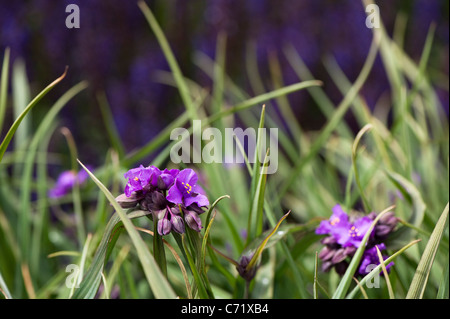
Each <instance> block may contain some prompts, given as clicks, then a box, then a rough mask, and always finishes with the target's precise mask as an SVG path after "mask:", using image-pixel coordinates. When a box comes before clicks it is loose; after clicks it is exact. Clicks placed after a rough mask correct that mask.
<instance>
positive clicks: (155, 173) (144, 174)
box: [116, 165, 209, 236]
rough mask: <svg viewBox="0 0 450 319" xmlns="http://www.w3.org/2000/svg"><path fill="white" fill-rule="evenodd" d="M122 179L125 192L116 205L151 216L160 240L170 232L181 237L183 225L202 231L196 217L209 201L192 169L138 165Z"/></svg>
mask: <svg viewBox="0 0 450 319" xmlns="http://www.w3.org/2000/svg"><path fill="white" fill-rule="evenodd" d="M125 178H127V179H128V181H127V184H126V186H125V191H124V193H123V194H122V195H119V196H118V197H117V198H116V200H117V202H118V203H119V204H120V205H121V206H122V207H123V208H132V207H136V206H139V207H140V208H141V209H142V210H146V211H149V212H151V213H152V216H153V218H154V220H155V221H156V220H157V225H158V226H157V230H158V233H159V234H160V235H161V236H164V235H167V234H169V233H170V232H171V231H172V230H174V231H175V232H177V233H179V234H184V233H185V224H187V225H188V227H190V228H191V229H193V230H195V231H197V232H199V231H200V230H201V228H202V227H203V226H202V223H201V220H200V218H199V215H200V214H203V213H204V212H205V211H204V209H205V207H207V206H208V205H209V200H208V198H207V197H206V196H205V195H204V190H203V189H202V188H201V186H199V185H198V184H197V180H198V177H197V174H196V173H195V172H194V171H193V170H192V169H189V168H188V169H184V170H182V171H179V170H178V169H171V170H168V169H164V170H163V171H161V170H160V169H159V168H157V167H155V166H149V167H143V166H142V165H141V166H140V167H138V168H134V169H131V170H129V171H128V172H127V173H125Z"/></svg>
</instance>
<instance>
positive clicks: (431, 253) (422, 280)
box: [406, 203, 449, 299]
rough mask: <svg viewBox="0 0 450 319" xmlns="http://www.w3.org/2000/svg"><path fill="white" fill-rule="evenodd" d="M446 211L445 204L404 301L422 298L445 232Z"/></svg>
mask: <svg viewBox="0 0 450 319" xmlns="http://www.w3.org/2000/svg"><path fill="white" fill-rule="evenodd" d="M448 210H449V208H448V203H447V206H445V209H444V211H443V212H442V214H441V217H439V220H438V222H437V223H436V226H435V227H434V230H433V232H432V233H431V236H430V239H429V240H428V243H427V246H426V247H425V250H424V252H423V253H422V257H421V258H420V261H419V265H418V266H417V269H416V272H415V274H414V277H413V280H412V282H411V286H410V287H409V290H408V294H407V295H406V299H422V297H423V294H424V292H425V289H426V287H427V282H428V277H429V275H430V272H431V267H432V266H433V262H434V258H435V257H436V252H437V250H438V247H439V243H440V242H441V238H442V234H443V233H444V230H445V224H446V222H447V217H448Z"/></svg>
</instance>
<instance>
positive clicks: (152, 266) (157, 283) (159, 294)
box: [78, 161, 176, 299]
mask: <svg viewBox="0 0 450 319" xmlns="http://www.w3.org/2000/svg"><path fill="white" fill-rule="evenodd" d="M78 162H79V163H80V165H81V166H82V167H83V168H84V169H85V170H86V172H87V173H88V174H89V176H90V177H91V178H92V180H93V181H94V182H95V184H97V186H98V187H99V188H100V190H101V191H102V192H103V193H104V194H105V196H106V197H107V199H108V200H109V202H110V203H111V205H112V206H113V207H114V209H115V210H116V213H117V214H118V215H119V217H120V220H121V221H122V223H123V225H124V227H125V229H126V230H127V232H128V234H129V235H130V238H131V241H132V242H133V245H134V247H135V248H136V251H137V255H138V257H139V260H140V261H141V264H142V268H143V270H144V273H145V276H146V278H147V282H148V284H149V285H150V288H151V290H152V291H153V294H154V295H155V297H156V298H170V299H174V298H176V295H175V292H174V291H173V289H172V287H171V286H170V284H169V282H168V281H167V279H166V278H165V277H164V276H163V274H162V272H161V270H160V269H159V267H158V265H157V264H156V261H155V259H154V258H153V256H152V255H151V254H150V251H149V250H148V248H147V246H146V244H145V242H144V241H143V240H142V237H141V236H140V235H139V233H138V231H137V230H136V229H135V227H134V225H133V223H132V222H131V220H130V219H129V217H128V216H127V214H126V213H125V212H124V211H123V209H122V208H121V207H120V206H119V204H118V203H117V202H116V200H115V198H114V196H113V195H112V194H111V193H110V192H109V190H108V189H107V188H106V187H105V185H103V184H102V183H101V182H100V181H99V180H98V179H97V177H95V175H94V174H92V173H91V172H90V171H89V170H88V169H87V168H86V167H85V166H84V165H83V164H82V163H81V162H80V161H78Z"/></svg>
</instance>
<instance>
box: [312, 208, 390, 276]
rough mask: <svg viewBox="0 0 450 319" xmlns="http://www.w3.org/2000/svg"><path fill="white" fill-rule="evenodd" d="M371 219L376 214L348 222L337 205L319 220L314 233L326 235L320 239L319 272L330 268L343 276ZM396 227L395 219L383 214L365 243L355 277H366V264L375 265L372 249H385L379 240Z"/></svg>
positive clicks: (375, 257)
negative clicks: (320, 268)
mask: <svg viewBox="0 0 450 319" xmlns="http://www.w3.org/2000/svg"><path fill="white" fill-rule="evenodd" d="M375 217H376V213H371V214H369V215H367V216H363V217H359V218H353V219H352V220H351V219H350V217H349V216H348V215H347V214H346V213H345V212H344V211H343V209H342V208H341V206H340V205H335V206H334V207H333V214H332V215H331V217H330V218H329V219H328V220H324V221H322V222H321V223H320V225H319V226H318V227H317V229H316V234H319V235H328V236H326V237H324V238H323V239H322V240H321V243H322V244H324V245H325V247H324V248H323V249H322V250H321V251H320V253H319V258H320V259H321V260H322V270H323V271H329V270H330V269H331V268H333V267H334V268H335V270H336V272H337V273H338V274H340V275H342V274H344V273H345V271H346V269H347V267H348V260H349V259H351V257H353V255H354V254H355V252H356V250H357V249H358V247H359V246H360V245H361V242H362V239H363V238H364V236H365V235H366V233H367V231H368V230H369V228H370V226H371V224H372V223H373V220H374V219H375ZM396 225H397V218H396V217H395V215H394V214H393V213H392V212H389V213H386V214H385V215H383V216H382V218H380V220H379V221H378V223H377V224H376V225H375V227H374V229H373V230H372V232H371V234H370V236H369V240H368V242H367V243H366V248H365V252H364V255H363V257H362V259H361V263H360V267H359V269H358V272H357V273H358V274H359V275H364V274H366V273H365V272H364V271H365V269H366V267H367V266H368V265H369V264H376V265H378V264H379V259H378V255H377V253H376V248H375V246H378V248H379V249H380V250H384V249H386V247H385V245H384V244H383V243H382V242H381V241H382V240H384V239H385V238H387V236H388V235H389V234H390V233H391V232H392V231H393V230H394V228H395V227H396ZM391 266H392V264H390V265H389V268H390V267H391Z"/></svg>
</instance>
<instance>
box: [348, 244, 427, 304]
mask: <svg viewBox="0 0 450 319" xmlns="http://www.w3.org/2000/svg"><path fill="white" fill-rule="evenodd" d="M419 241H420V239H418V240H414V241H412V242H410V243H409V244H407V245H405V246H404V247H402V248H401V249H399V250H398V251H397V252H396V253H395V254H392V256H390V257H389V258H386V260H385V261H384V262H383V263H384V265H385V266H386V265H388V264H389V263H390V262H391V261H393V260H394V259H395V258H396V257H397V256H399V255H400V254H402V253H403V252H404V251H405V250H407V249H408V248H409V247H411V246H414V245H415V244H417V243H418V242H419ZM380 270H381V264H380V265H378V266H376V267H375V268H374V269H372V271H371V272H370V273H368V274H367V275H366V276H365V277H364V278H363V279H361V281H360V282H359V285H358V286H356V287H355V288H354V289H353V290H352V291H351V292H350V293H349V294H348V295H347V297H346V299H352V298H353V297H354V296H355V295H356V293H357V292H358V290H359V289H360V288H359V286H363V285H364V284H365V283H366V282H367V281H369V280H371V279H372V278H373V277H374V276H375V275H376V274H379V273H380Z"/></svg>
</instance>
